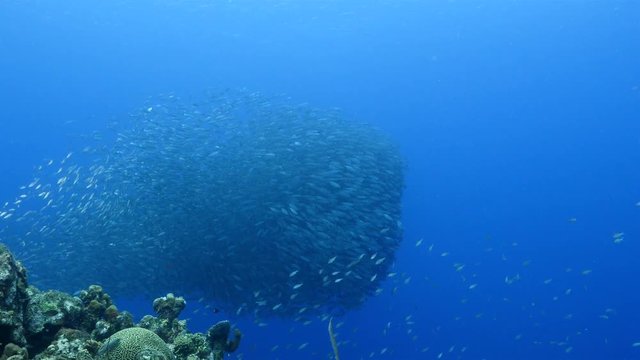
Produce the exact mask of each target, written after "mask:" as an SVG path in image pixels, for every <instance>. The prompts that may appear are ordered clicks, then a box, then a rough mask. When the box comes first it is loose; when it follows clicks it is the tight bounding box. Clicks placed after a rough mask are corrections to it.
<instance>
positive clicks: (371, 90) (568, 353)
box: [0, 0, 640, 359]
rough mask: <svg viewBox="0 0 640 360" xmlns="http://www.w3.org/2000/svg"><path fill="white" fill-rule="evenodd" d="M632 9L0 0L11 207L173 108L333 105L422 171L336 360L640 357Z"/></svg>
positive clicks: (639, 109)
mask: <svg viewBox="0 0 640 360" xmlns="http://www.w3.org/2000/svg"><path fill="white" fill-rule="evenodd" d="M638 15H640V4H637V3H634V2H630V1H608V2H604V1H592V2H574V1H542V2H532V1H503V2H489V1H469V2H465V1H410V0H406V1H376V0H373V1H347V0H345V1H260V2H258V1H242V0H240V1H204V0H193V1H169V0H157V1H151V0H142V1H136V2H126V1H112V2H99V1H57V2H46V1H26V0H25V1H16V0H6V1H3V2H1V3H0V99H1V100H0V129H1V132H0V174H2V175H1V176H0V199H3V201H4V200H5V199H6V200H7V201H8V200H10V199H13V198H15V196H16V195H17V194H18V188H19V187H20V186H21V185H23V184H24V183H26V182H28V181H29V180H30V179H31V176H32V173H33V168H34V165H35V164H38V163H40V162H41V161H42V159H45V158H47V159H48V158H62V157H63V156H64V155H65V154H66V153H67V152H68V151H70V150H74V149H77V148H78V147H81V146H82V144H83V142H82V137H81V136H80V135H81V134H86V133H90V132H91V131H94V130H99V129H103V128H105V127H106V126H107V124H108V123H109V122H110V121H112V120H114V119H120V118H125V117H127V116H128V114H129V113H130V112H131V111H132V110H134V109H137V108H139V107H140V106H143V104H145V101H146V100H147V99H148V98H150V97H153V96H156V95H158V94H164V93H169V92H171V93H178V94H183V95H187V96H188V95H194V96H197V95H199V94H201V93H202V92H204V91H207V90H209V89H212V88H214V89H224V88H238V87H244V88H248V89H252V90H256V91H261V92H263V93H267V94H269V93H272V94H286V95H288V96H290V97H291V98H292V99H293V101H295V102H299V103H303V102H304V103H309V104H313V106H317V107H326V108H331V107H339V108H342V109H343V111H344V112H345V114H347V115H348V116H349V117H351V118H354V119H358V120H362V121H367V122H369V123H372V124H374V125H376V126H377V127H379V128H380V129H382V131H384V132H386V133H387V134H389V135H390V136H391V137H392V138H393V139H394V140H395V141H396V142H397V143H398V144H399V146H400V148H401V151H402V153H403V155H404V157H405V158H406V161H407V164H408V167H407V174H406V190H405V195H404V200H403V224H404V229H405V234H404V240H403V242H402V246H401V248H400V249H399V252H398V257H397V259H396V263H395V265H394V267H393V269H392V271H394V272H396V273H397V275H396V276H395V277H392V278H389V279H388V280H387V281H386V282H385V283H384V284H383V291H382V293H381V294H380V295H377V296H375V297H372V298H371V299H369V300H368V301H367V303H366V304H365V305H364V306H363V308H362V309H360V310H357V311H352V312H350V313H348V314H346V315H344V316H343V317H341V318H339V319H335V320H334V321H335V322H336V323H339V324H340V326H339V328H338V329H337V332H338V339H339V341H340V342H341V344H340V351H341V358H343V359H366V358H381V359H385V358H386V359H432V358H433V359H435V358H443V359H514V358H516V359H552V358H553V359H556V358H559V359H564V358H573V359H634V358H640V346H634V344H636V343H638V342H640V331H639V330H638V327H637V324H638V322H639V321H640V312H639V311H638V310H637V307H636V304H638V303H639V302H640V291H639V290H638V287H637V283H638V282H637V277H638V276H639V275H640V267H639V266H638V264H637V254H640V245H638V244H639V241H638V239H639V236H640V225H639V224H640V222H639V221H638V217H639V216H640V203H639V202H640V186H639V185H640V168H639V167H638V164H639V163H640V152H639V151H638V149H639V148H640V121H639V120H638V119H639V118H640V67H638V66H637V64H638V63H639V62H640V46H638V44H640V22H639V21H638ZM618 233H624V234H623V235H616V236H617V238H614V234H618ZM619 239H623V240H622V241H620V240H619ZM0 240H1V239H0ZM61 266H62V265H61ZM107 291H108V289H107ZM158 295H163V294H158ZM118 305H119V307H120V308H129V309H130V310H132V311H133V312H134V313H135V314H136V315H137V316H141V315H142V314H146V313H150V312H151V311H152V310H151V307H150V304H149V301H148V300H147V299H139V298H133V299H131V298H122V299H118ZM210 305H211V304H210ZM212 306H214V307H215V304H212ZM195 311H197V312H195ZM183 316H184V317H185V318H189V319H190V325H191V328H192V329H193V330H197V331H204V330H206V329H207V328H208V327H209V326H210V325H211V324H212V323H214V322H216V321H218V320H221V319H226V318H229V319H231V320H232V321H233V322H234V323H236V324H237V325H238V327H239V328H240V329H242V331H243V332H244V333H245V338H244V339H243V343H242V344H241V347H240V350H238V352H237V353H235V354H233V355H232V358H233V357H235V358H243V359H259V358H266V359H300V358H309V359H316V358H317V359H324V358H329V354H330V353H331V347H330V343H329V340H328V336H327V332H326V323H321V322H315V323H312V324H311V325H308V326H304V325H302V324H298V323H294V322H291V321H288V320H283V319H280V320H278V319H274V320H270V321H268V322H267V325H266V326H258V325H257V324H254V323H253V321H252V320H253V319H251V318H250V317H236V316H235V314H233V313H230V314H227V313H224V312H222V313H213V312H212V311H211V308H210V307H207V308H205V307H204V304H201V303H198V302H197V301H195V300H194V301H192V300H191V299H188V308H187V311H186V312H185V313H184V314H183ZM638 345H640V344H638Z"/></svg>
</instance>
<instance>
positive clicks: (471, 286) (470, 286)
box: [469, 284, 478, 290]
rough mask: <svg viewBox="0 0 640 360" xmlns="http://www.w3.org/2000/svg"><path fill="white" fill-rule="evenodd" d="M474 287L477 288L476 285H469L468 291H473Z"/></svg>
mask: <svg viewBox="0 0 640 360" xmlns="http://www.w3.org/2000/svg"><path fill="white" fill-rule="evenodd" d="M476 287H478V284H471V285H469V290H473V289H475V288H476Z"/></svg>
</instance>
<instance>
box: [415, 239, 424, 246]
mask: <svg viewBox="0 0 640 360" xmlns="http://www.w3.org/2000/svg"><path fill="white" fill-rule="evenodd" d="M422 241H424V239H420V240H418V241H416V247H418V246H420V245H422Z"/></svg>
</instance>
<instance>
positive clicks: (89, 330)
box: [0, 244, 242, 360]
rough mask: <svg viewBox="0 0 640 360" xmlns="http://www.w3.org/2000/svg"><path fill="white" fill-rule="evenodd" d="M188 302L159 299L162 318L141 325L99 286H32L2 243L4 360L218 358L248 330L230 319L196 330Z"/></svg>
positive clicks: (0, 343) (0, 341)
mask: <svg viewBox="0 0 640 360" xmlns="http://www.w3.org/2000/svg"><path fill="white" fill-rule="evenodd" d="M185 306H186V301H185V300H184V298H182V297H180V296H175V295H173V294H167V295H166V296H163V297H160V298H158V299H155V300H154V302H153V309H154V311H155V312H156V315H157V316H152V315H146V316H144V317H143V318H142V320H141V321H140V322H139V323H138V324H135V323H134V321H133V317H132V316H131V314H130V313H128V312H127V311H120V310H119V309H118V308H117V307H116V305H115V304H114V303H113V301H112V300H111V297H110V296H109V295H108V294H107V293H106V292H105V291H104V289H103V288H102V287H100V286H98V285H91V286H89V288H87V289H85V290H82V291H80V292H78V293H77V295H76V296H73V295H70V294H66V293H63V292H60V291H55V290H49V291H40V290H38V289H37V288H35V287H33V286H29V285H28V283H27V271H26V269H25V268H24V267H23V266H22V264H21V263H20V262H19V261H17V260H16V259H15V258H14V256H13V255H12V254H11V252H10V251H9V250H8V249H7V247H6V246H4V245H3V244H0V360H27V359H35V360H54V359H56V360H67V359H69V360H71V359H79V360H103V359H110V360H113V359H115V360H134V359H138V358H140V357H139V356H141V355H142V356H143V358H150V359H151V358H153V359H164V360H172V359H176V360H218V359H222V358H223V356H224V353H230V352H233V351H235V350H236V349H237V348H238V345H239V344H240V339H241V336H242V334H241V333H240V331H239V330H238V329H235V328H233V327H232V326H231V324H230V323H229V322H228V321H221V322H219V323H217V324H215V325H213V326H212V327H211V328H210V329H209V331H208V332H207V334H201V333H190V332H189V331H188V330H187V322H186V320H179V319H178V317H179V315H180V312H181V311H182V310H183V309H184V308H185ZM232 331H233V334H232Z"/></svg>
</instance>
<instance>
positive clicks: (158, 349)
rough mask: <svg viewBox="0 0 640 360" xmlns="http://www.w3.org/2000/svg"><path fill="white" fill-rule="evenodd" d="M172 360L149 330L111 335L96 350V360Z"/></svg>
mask: <svg viewBox="0 0 640 360" xmlns="http://www.w3.org/2000/svg"><path fill="white" fill-rule="evenodd" d="M140 356H142V357H140ZM140 358H143V359H156V360H172V359H174V356H173V353H172V352H171V350H170V349H169V347H168V346H167V344H166V343H165V342H164V341H163V340H162V339H161V338H160V337H159V336H158V335H156V333H154V332H153V331H151V330H147V329H144V328H141V327H133V328H128V329H124V330H120V331H118V332H117V333H115V334H113V335H111V336H110V337H109V338H108V339H107V340H106V341H105V342H104V343H103V344H102V346H101V347H100V349H99V350H98V356H97V359H98V360H110V359H113V360H136V359H140Z"/></svg>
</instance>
